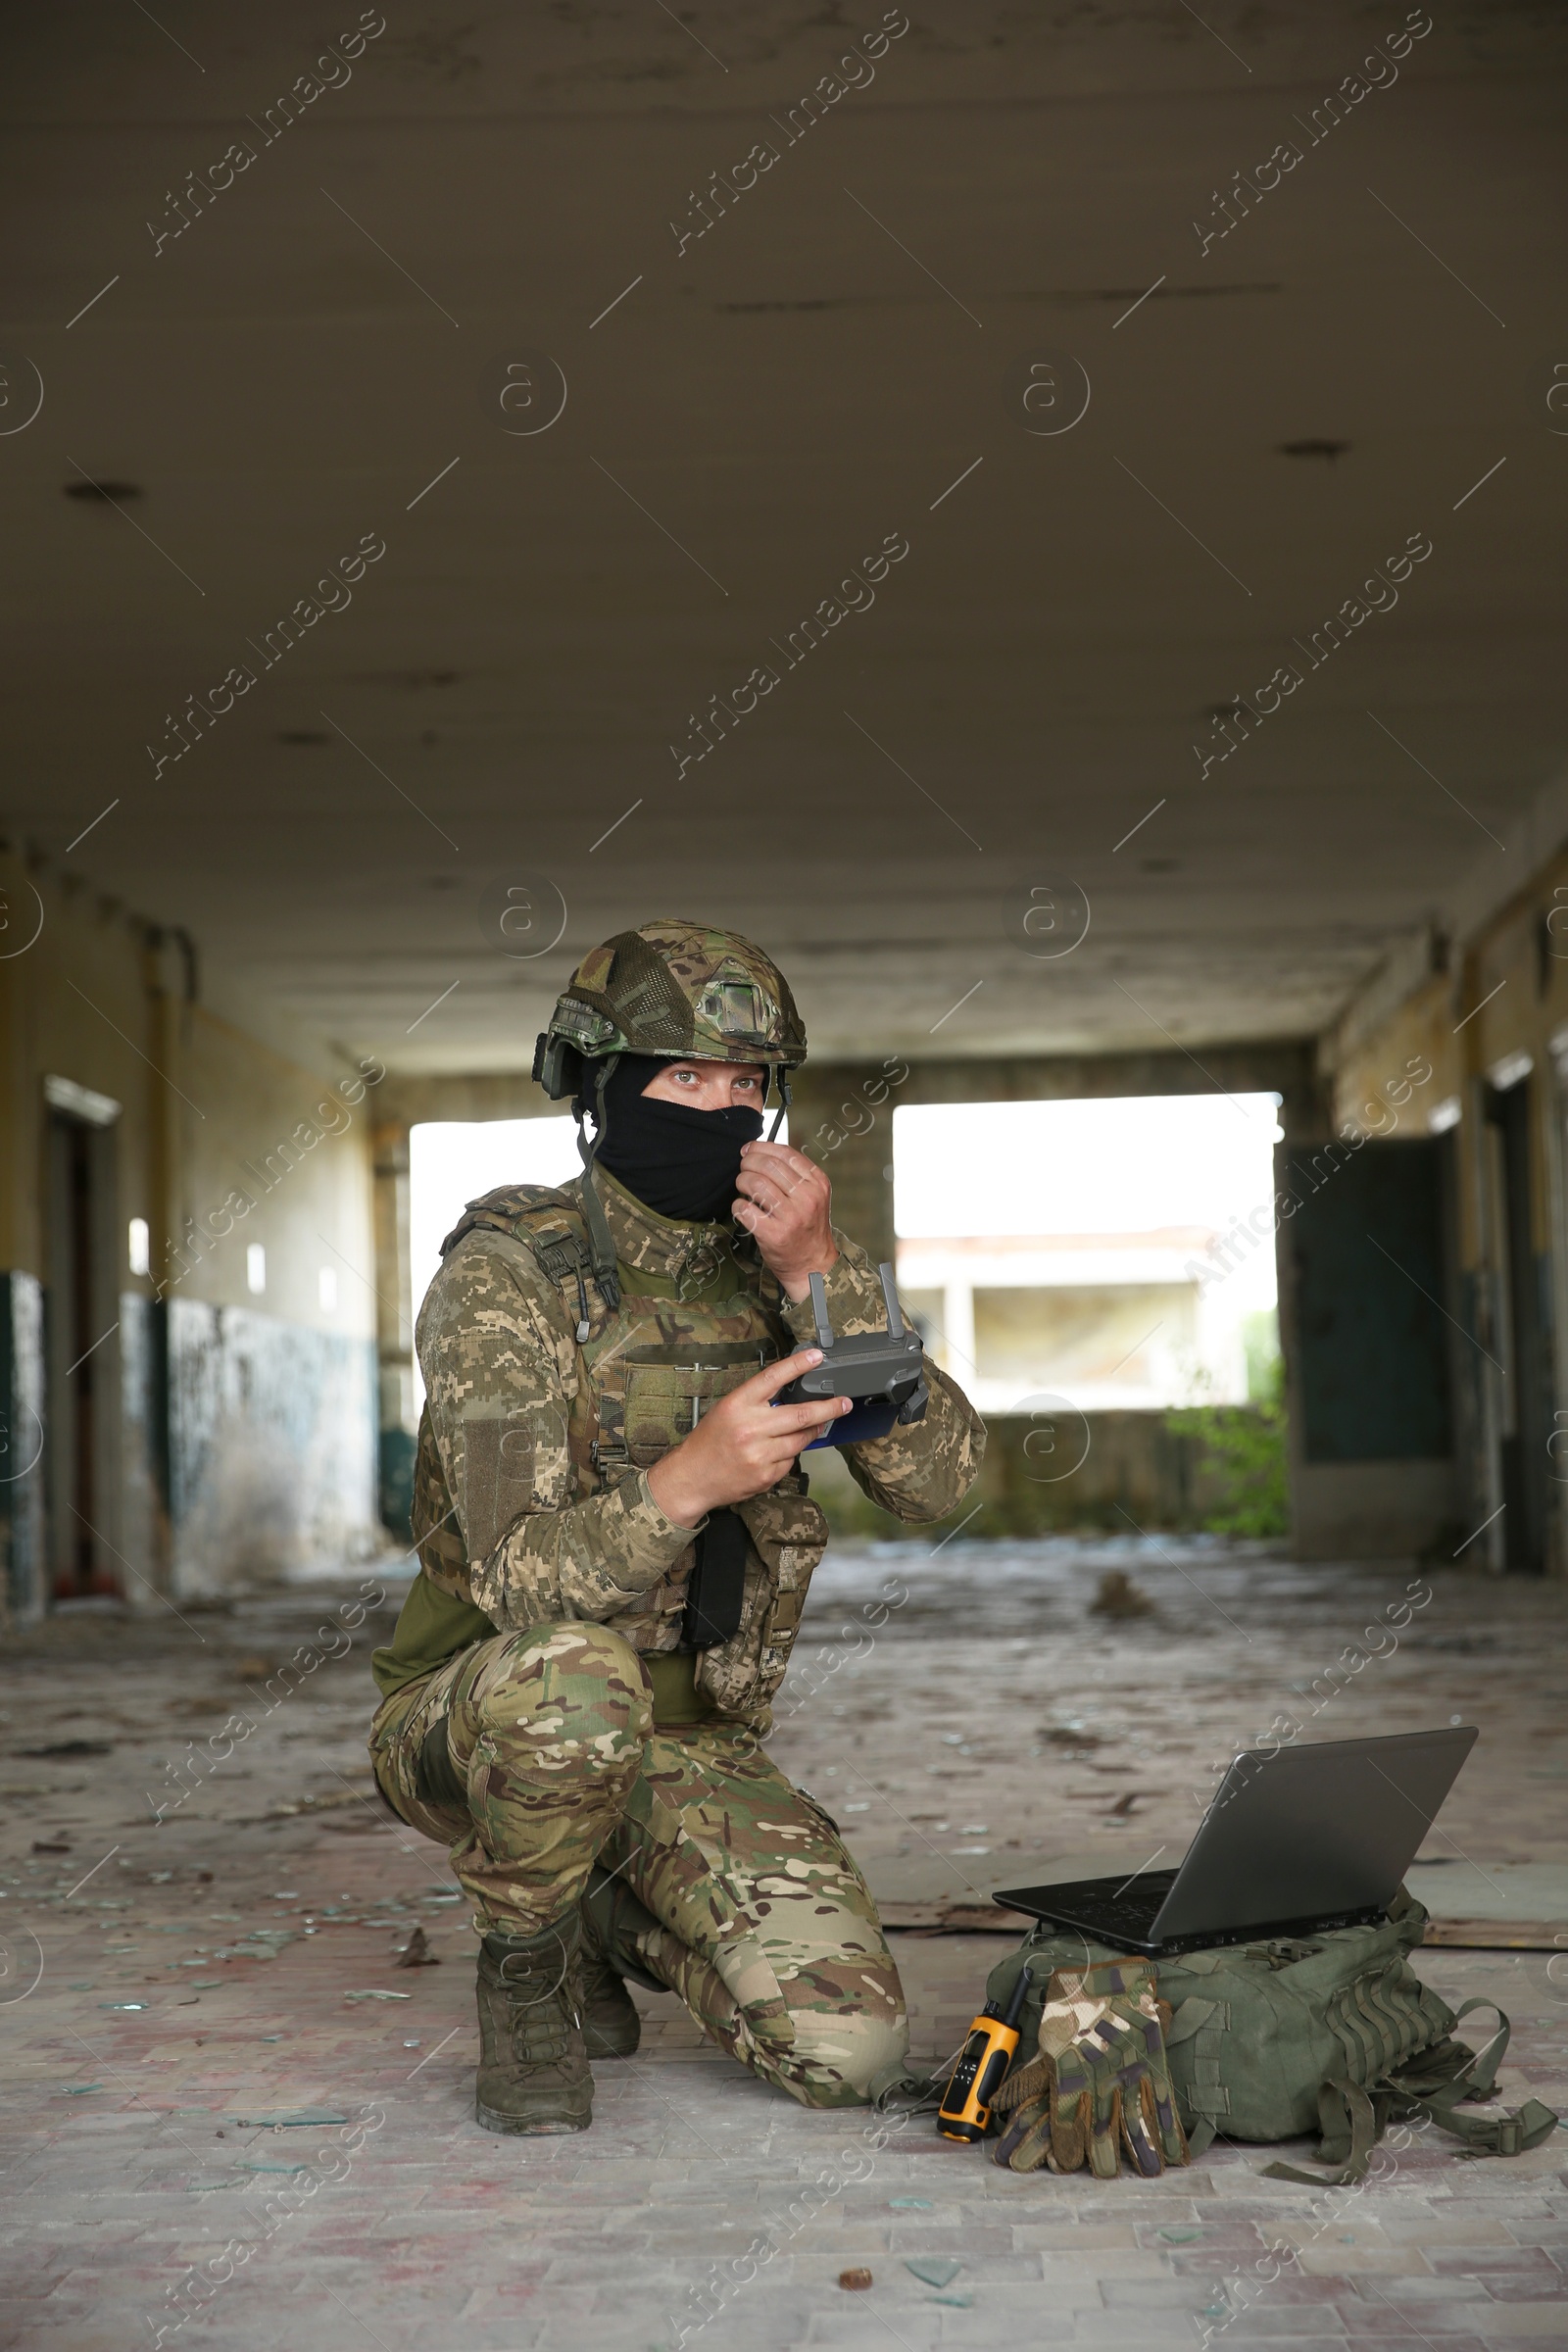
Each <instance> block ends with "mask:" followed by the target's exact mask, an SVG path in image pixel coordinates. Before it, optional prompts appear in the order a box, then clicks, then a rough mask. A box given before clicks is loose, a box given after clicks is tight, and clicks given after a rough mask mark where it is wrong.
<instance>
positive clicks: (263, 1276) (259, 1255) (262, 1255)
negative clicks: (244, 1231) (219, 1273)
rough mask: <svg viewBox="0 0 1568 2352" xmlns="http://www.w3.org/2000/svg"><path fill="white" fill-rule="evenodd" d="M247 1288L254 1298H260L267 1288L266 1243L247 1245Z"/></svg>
mask: <svg viewBox="0 0 1568 2352" xmlns="http://www.w3.org/2000/svg"><path fill="white" fill-rule="evenodd" d="M245 1288H246V1289H247V1290H248V1291H249V1293H250V1295H251V1297H252V1298H253V1299H260V1298H261V1296H262V1294H263V1292H264V1291H265V1290H266V1288H267V1246H266V1244H265V1243H264V1242H249V1243H247V1244H246V1248H245Z"/></svg>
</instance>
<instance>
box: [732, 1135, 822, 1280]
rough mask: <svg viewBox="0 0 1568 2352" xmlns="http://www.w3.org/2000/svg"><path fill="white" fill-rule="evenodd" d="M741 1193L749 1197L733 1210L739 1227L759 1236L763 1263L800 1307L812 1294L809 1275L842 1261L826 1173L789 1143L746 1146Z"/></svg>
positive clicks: (739, 1185)
mask: <svg viewBox="0 0 1568 2352" xmlns="http://www.w3.org/2000/svg"><path fill="white" fill-rule="evenodd" d="M736 1189H737V1191H738V1192H739V1193H740V1194H741V1195H742V1196H743V1198H742V1199H740V1200H739V1201H736V1202H735V1205H734V1208H733V1210H732V1212H731V1213H732V1214H733V1216H734V1219H735V1222H736V1224H737V1225H739V1226H741V1227H742V1228H743V1229H744V1231H746V1232H747V1233H750V1234H753V1235H755V1236H756V1239H757V1247H758V1249H759V1250H760V1251H761V1253H762V1261H763V1263H764V1264H765V1265H766V1266H767V1267H768V1268H769V1270H770V1271H771V1272H772V1273H774V1274H776V1275H777V1276H778V1279H779V1281H780V1282H781V1283H782V1284H783V1285H784V1289H785V1293H786V1295H787V1296H788V1297H789V1298H790V1299H793V1300H794V1301H795V1302H796V1304H797V1305H798V1304H799V1303H800V1301H801V1300H802V1299H805V1298H807V1297H809V1292H810V1284H809V1280H808V1277H809V1276H810V1275H812V1274H826V1273H828V1272H829V1271H830V1270H831V1269H832V1267H833V1266H835V1265H836V1264H837V1262H838V1254H839V1252H838V1245H837V1243H836V1242H835V1241H834V1239H833V1227H832V1223H831V1221H830V1219H829V1214H828V1211H829V1208H830V1206H831V1204H832V1199H833V1188H832V1186H831V1185H830V1184H829V1182H828V1180H827V1173H826V1170H825V1169H822V1168H819V1167H818V1166H817V1164H816V1162H815V1160H814V1159H808V1158H807V1156H806V1154H805V1152H792V1151H791V1150H790V1148H789V1146H788V1145H787V1144H768V1143H755V1144H745V1145H743V1146H742V1148H741V1172H740V1175H739V1177H738V1178H737V1179H736Z"/></svg>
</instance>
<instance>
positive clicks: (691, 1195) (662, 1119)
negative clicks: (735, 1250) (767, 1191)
mask: <svg viewBox="0 0 1568 2352" xmlns="http://www.w3.org/2000/svg"><path fill="white" fill-rule="evenodd" d="M668 1067H669V1063H668V1061H667V1060H666V1059H665V1058H664V1057H663V1056H662V1055H661V1054H622V1055H621V1056H620V1059H619V1061H618V1062H617V1063H616V1065H615V1068H614V1069H613V1072H612V1073H611V1076H610V1079H609V1081H608V1082H607V1084H606V1087H605V1131H604V1140H603V1141H602V1142H601V1144H600V1145H599V1148H598V1150H597V1151H596V1152H595V1154H594V1157H595V1163H596V1165H598V1166H599V1167H602V1168H608V1169H609V1171H610V1173H611V1175H612V1176H613V1177H614V1178H615V1180H616V1182H617V1183H618V1184H623V1185H624V1186H625V1188H626V1190H627V1192H628V1193H630V1194H632V1195H633V1197H634V1198H635V1199H636V1200H638V1201H641V1202H642V1204H643V1206H644V1207H645V1208H651V1209H652V1210H653V1212H654V1214H655V1216H656V1217H681V1218H687V1219H690V1220H692V1221H693V1222H698V1223H704V1224H711V1223H716V1222H718V1221H719V1220H720V1219H725V1220H727V1219H728V1216H729V1213H730V1202H731V1201H733V1200H734V1198H735V1179H736V1178H737V1176H739V1174H740V1172H741V1146H742V1145H743V1144H755V1143H756V1142H757V1140H758V1138H759V1137H760V1134H761V1132H762V1114H761V1112H760V1110H746V1109H744V1108H742V1107H740V1106H739V1105H732V1106H731V1107H730V1108H729V1109H728V1110H689V1109H688V1108H687V1106H686V1104H685V1103H664V1102H661V1101H660V1100H658V1098H657V1097H656V1098H655V1099H654V1100H653V1101H652V1102H650V1101H649V1099H648V1098H647V1097H646V1096H645V1095H644V1093H643V1088H644V1087H645V1086H647V1085H648V1083H649V1081H650V1080H651V1079H653V1078H656V1077H657V1076H658V1075H659V1072H660V1071H661V1070H663V1069H667V1068H668Z"/></svg>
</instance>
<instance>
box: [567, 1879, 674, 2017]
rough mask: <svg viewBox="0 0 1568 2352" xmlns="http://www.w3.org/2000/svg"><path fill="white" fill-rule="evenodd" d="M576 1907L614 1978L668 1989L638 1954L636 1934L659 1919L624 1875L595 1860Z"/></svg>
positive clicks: (586, 1930)
mask: <svg viewBox="0 0 1568 2352" xmlns="http://www.w3.org/2000/svg"><path fill="white" fill-rule="evenodd" d="M578 1908H579V1909H580V1911H581V1913H582V1920H583V1930H584V1934H585V1936H586V1938H587V1940H588V1942H589V1943H590V1944H591V1945H592V1946H594V1947H595V1948H596V1949H597V1951H598V1952H599V1954H600V1956H601V1957H602V1958H603V1959H605V1960H607V1961H608V1962H609V1963H610V1966H611V1967H612V1968H613V1970H614V1972H615V1974H616V1976H617V1977H629V1978H630V1979H631V1981H632V1983H633V1984H634V1985H646V1986H647V1987H648V1990H649V1991H650V1992H667V1991H668V1990H669V1986H668V1985H666V1984H665V1983H664V1981H663V1979H662V1977H656V1976H654V1975H652V1974H651V1973H650V1971H649V1969H648V1967H647V1965H646V1963H645V1962H644V1961H643V1960H642V1959H640V1958H639V1956H638V1953H637V1949H636V1940H635V1939H636V1937H637V1936H642V1935H646V1934H647V1933H648V1932H649V1930H650V1929H657V1928H658V1926H659V1922H658V1920H657V1919H656V1918H655V1917H654V1915H653V1913H652V1912H651V1911H650V1910H649V1909H648V1907H647V1905H646V1904H645V1903H642V1902H640V1901H639V1900H638V1898H637V1896H636V1895H635V1894H634V1893H633V1892H632V1890H631V1888H630V1887H628V1886H627V1884H626V1882H625V1879H624V1878H622V1877H619V1876H617V1875H616V1873H615V1872H613V1871H610V1870H602V1869H601V1868H600V1866H599V1864H598V1863H597V1862H596V1863H595V1864H594V1867H593V1869H592V1870H591V1871H590V1872H589V1873H588V1884H587V1886H586V1887H584V1889H583V1893H582V1899H581V1902H580V1904H579V1906H578Z"/></svg>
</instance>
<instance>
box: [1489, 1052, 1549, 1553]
mask: <svg viewBox="0 0 1568 2352" xmlns="http://www.w3.org/2000/svg"><path fill="white" fill-rule="evenodd" d="M1531 1086H1532V1081H1531V1079H1530V1077H1529V1076H1528V1075H1526V1076H1525V1077H1522V1078H1520V1079H1518V1080H1517V1081H1516V1083H1515V1084H1514V1085H1512V1086H1509V1087H1506V1088H1499V1087H1495V1086H1488V1087H1487V1088H1486V1090H1485V1098H1484V1109H1485V1116H1486V1149H1487V1174H1488V1179H1489V1182H1488V1186H1487V1192H1488V1198H1489V1204H1490V1208H1491V1223H1492V1233H1491V1236H1490V1240H1491V1250H1490V1251H1489V1254H1490V1255H1491V1258H1492V1262H1493V1264H1494V1266H1495V1269H1496V1277H1495V1280H1496V1292H1495V1299H1496V1318H1495V1332H1496V1340H1495V1347H1496V1352H1497V1354H1498V1356H1499V1357H1500V1358H1501V1363H1502V1371H1503V1378H1502V1379H1501V1380H1500V1381H1498V1382H1497V1384H1496V1386H1497V1392H1498V1407H1499V1409H1498V1422H1497V1428H1498V1437H1497V1452H1498V1461H1497V1468H1498V1474H1499V1476H1498V1486H1499V1488H1500V1492H1501V1499H1502V1503H1503V1506H1504V1507H1503V1512H1502V1528H1501V1533H1502V1561H1503V1566H1504V1567H1505V1568H1510V1569H1515V1570H1522V1571H1523V1572H1524V1573H1525V1574H1527V1575H1531V1576H1540V1575H1542V1574H1544V1570H1545V1565H1546V1520H1547V1486H1548V1481H1549V1478H1550V1457H1549V1455H1548V1453H1547V1445H1548V1442H1549V1440H1550V1437H1551V1431H1552V1426H1553V1424H1552V1417H1551V1365H1550V1332H1549V1327H1548V1322H1547V1314H1546V1307H1545V1292H1544V1267H1543V1266H1542V1265H1541V1264H1540V1263H1539V1262H1538V1259H1537V1254H1536V1248H1535V1213H1534V1212H1535V1170H1534V1164H1533V1159H1532V1142H1531V1135H1532V1121H1531Z"/></svg>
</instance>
